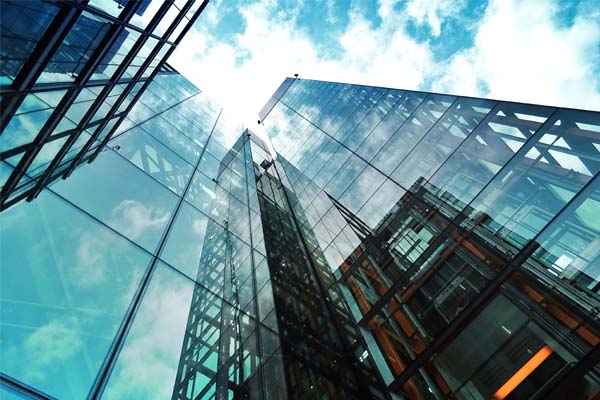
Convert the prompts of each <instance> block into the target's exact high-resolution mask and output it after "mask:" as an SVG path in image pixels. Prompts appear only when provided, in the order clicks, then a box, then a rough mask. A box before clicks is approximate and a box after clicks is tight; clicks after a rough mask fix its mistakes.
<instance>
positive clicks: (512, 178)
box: [469, 110, 600, 253]
mask: <svg viewBox="0 0 600 400" xmlns="http://www.w3.org/2000/svg"><path fill="white" fill-rule="evenodd" d="M579 126H582V127H585V128H587V129H583V128H579ZM594 129H595V130H596V131H600V117H598V116H597V115H594V114H592V113H584V112H578V111H572V110H560V111H558V112H557V113H556V114H555V115H554V116H553V118H552V119H551V120H550V121H548V123H547V124H546V125H545V129H541V130H540V131H538V132H537V133H536V134H535V135H534V136H533V137H532V138H531V140H530V141H529V142H528V143H527V144H526V145H525V146H523V148H522V149H521V150H520V151H519V152H518V153H517V154H516V155H515V156H514V157H513V158H512V160H511V161H510V162H509V163H508V164H507V165H506V166H505V168H504V169H503V170H502V172H500V173H499V174H498V175H497V176H496V177H495V178H494V179H493V180H492V181H491V182H490V184H489V185H487V187H486V188H485V190H484V191H483V192H481V193H480V194H479V195H478V196H477V197H476V198H475V199H474V200H473V202H472V203H471V207H473V209H474V210H473V212H472V213H471V215H470V218H471V221H469V223H474V222H475V221H478V230H477V232H478V233H479V234H480V235H482V236H489V235H493V236H494V238H493V239H491V238H490V239H491V240H490V241H491V242H498V243H499V242H500V241H499V239H498V238H503V239H505V240H506V241H507V242H509V243H510V245H512V246H514V248H513V249H507V251H509V252H512V253H516V252H517V251H518V250H519V249H520V248H522V247H523V246H524V245H525V244H526V243H527V241H529V240H531V239H532V238H533V237H535V235H536V234H537V233H538V232H540V231H541V230H542V229H543V228H544V226H545V225H546V224H547V223H548V221H550V220H551V219H552V217H554V216H555V215H556V214H557V213H558V212H559V211H560V210H561V209H562V208H563V207H564V205H565V204H566V203H567V202H568V201H569V200H571V199H572V198H573V197H574V196H575V195H576V194H577V193H578V192H579V190H580V189H581V188H582V187H583V186H584V185H585V184H586V183H587V182H588V181H589V180H590V179H592V177H593V176H595V175H597V174H598V172H600V163H599V162H598V156H600V150H599V149H598V148H597V147H596V145H595V141H596V140H597V138H595V135H594ZM492 245H495V244H492ZM500 246H502V245H500Z"/></svg>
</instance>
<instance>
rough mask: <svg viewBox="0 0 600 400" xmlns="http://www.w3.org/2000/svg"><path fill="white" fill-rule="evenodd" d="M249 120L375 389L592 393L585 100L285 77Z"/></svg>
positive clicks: (524, 395)
mask: <svg viewBox="0 0 600 400" xmlns="http://www.w3.org/2000/svg"><path fill="white" fill-rule="evenodd" d="M261 119H262V124H263V125H264V127H265V129H266V131H267V133H268V135H269V137H270V139H271V141H272V143H273V146H274V148H275V150H276V151H277V153H278V157H277V162H276V163H275V167H276V168H277V169H278V170H279V174H280V175H282V176H283V175H285V178H284V179H282V183H283V184H284V186H286V188H287V191H289V192H291V193H293V196H288V199H289V201H290V204H291V207H292V208H293V209H297V210H301V211H297V212H296V214H295V215H296V216H295V219H296V223H297V224H298V225H299V226H300V227H301V228H300V229H301V230H303V231H305V232H308V233H306V234H305V235H304V240H305V242H306V243H307V245H308V248H309V250H310V252H311V254H312V256H311V257H312V258H313V260H314V261H313V262H314V263H315V264H322V265H325V266H327V267H329V271H328V272H329V273H328V274H327V278H325V279H323V280H322V285H323V287H324V288H325V289H326V290H330V291H331V292H330V293H327V294H326V296H328V295H331V296H330V298H329V300H330V301H331V302H332V304H336V305H338V304H341V303H342V302H344V301H345V304H346V305H347V307H348V308H349V310H350V313H351V315H352V322H353V323H354V325H355V326H356V327H358V329H359V331H360V334H361V339H362V341H363V342H364V343H365V344H366V346H367V351H366V352H365V354H364V357H362V362H363V364H365V365H366V364H367V363H368V362H367V360H368V361H369V362H370V363H371V364H372V365H375V366H376V370H377V375H378V377H379V378H380V379H381V381H382V382H383V384H384V386H385V387H386V391H387V393H388V394H389V395H391V396H394V395H395V396H399V397H400V398H409V399H439V398H461V399H490V398H493V399H504V398H506V399H530V398H536V399H542V398H543V399H548V398H556V399H560V398H581V399H586V398H591V397H592V396H594V395H597V394H598V390H599V388H600V370H599V365H600V364H599V362H600V346H599V344H600V330H599V324H598V323H599V317H600V314H599V311H600V296H599V294H600V225H599V224H598V221H600V219H599V218H598V215H600V202H599V201H600V198H599V195H600V180H599V179H600V178H599V177H598V175H599V174H598V172H599V169H600V164H599V163H598V161H599V158H598V157H599V156H600V145H599V142H598V141H599V140H600V113H597V112H591V111H581V110H571V109H561V108H555V107H543V106H537V105H530V104H518V103H511V102H503V101H493V100H485V99H476V98H466V97H457V96H449V95H440V94H433V93H423V92H413V91H406V90H396V89H387V88H379V87H367V86H359V85H349V84H341V83H330V82H320V81H311V80H299V79H292V78H288V79H286V80H285V81H284V82H283V83H282V85H281V86H280V88H279V89H278V90H277V91H276V93H275V94H274V95H273V97H272V98H271V99H270V100H269V102H268V103H267V104H266V106H265V107H264V108H263V110H262V111H261ZM267 214H268V215H269V214H270V213H267ZM266 233H267V229H265V234H266ZM267 243H270V242H267ZM267 253H268V254H269V253H270V252H269V246H267ZM323 257H324V259H323ZM330 276H333V279H330V278H329V277H330ZM332 292H336V293H337V292H340V293H342V295H343V299H344V300H341V299H337V298H336V297H335V295H332Z"/></svg>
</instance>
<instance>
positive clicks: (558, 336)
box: [0, 0, 600, 400]
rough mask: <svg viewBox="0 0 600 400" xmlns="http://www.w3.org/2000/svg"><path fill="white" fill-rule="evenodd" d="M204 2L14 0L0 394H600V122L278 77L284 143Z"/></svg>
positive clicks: (4, 55) (545, 110)
mask: <svg viewBox="0 0 600 400" xmlns="http://www.w3.org/2000/svg"><path fill="white" fill-rule="evenodd" d="M206 3H207V2H206V1H204V2H201V1H196V2H194V1H179V0H177V1H170V0H167V1H159V0H142V1H127V0H91V1H88V2H79V1H67V0H65V1H56V2H41V1H40V2H18V1H14V2H13V1H3V2H2V12H1V13H0V14H1V16H2V32H1V40H2V42H1V44H2V45H1V46H0V52H1V59H0V91H1V95H2V100H1V101H2V109H1V111H2V130H1V132H0V171H1V172H2V173H1V174H0V182H1V186H2V190H1V192H0V201H1V206H0V337H1V340H0V399H23V398H35V399H53V398H58V399H81V398H89V399H99V398H102V399H178V400H184V399H185V400H196V399H236V400H238V399H273V400H279V399H287V398H289V399H388V400H397V399H410V400H413V399H414V400H417V399H418V400H421V399H563V398H569V399H588V398H593V396H595V395H596V396H597V393H598V390H599V389H600V370H599V367H598V364H599V361H600V350H599V349H600V321H599V318H600V298H599V291H600V256H599V254H600V222H599V221H600V219H599V218H598V215H600V203H599V201H600V198H599V197H600V196H599V195H600V187H599V185H600V181H599V179H600V178H599V177H598V171H599V169H600V154H599V153H600V113H597V112H591V111H581V110H569V109H560V108H554V107H544V106H535V105H527V104H518V103H510V102H502V101H494V100H485V99H475V98H465V97H457V96H449V95H439V94H431V93H422V92H413V91H406V90H396V89H386V88H377V87H367V86H359V85H349V84H340V83H330V82H319V81H310V80H301V79H291V78H288V79H286V80H285V81H284V82H283V83H282V85H281V86H280V87H279V89H278V90H277V91H276V92H275V94H274V95H273V97H272V98H271V99H270V100H269V101H268V103H267V104H266V105H265V107H264V108H263V110H262V111H261V113H260V118H261V126H259V127H257V129H261V130H263V129H264V130H265V131H266V133H267V135H268V137H269V138H270V139H271V141H272V145H273V147H274V149H275V151H276V154H275V155H273V154H272V153H271V152H270V151H269V150H268V148H269V146H268V145H267V144H266V143H265V142H264V141H263V140H262V139H260V137H258V136H257V135H255V134H254V133H252V132H251V131H249V130H248V129H247V127H243V126H242V124H240V123H238V122H236V119H235V115H229V114H228V113H227V112H226V111H224V110H223V109H221V107H220V106H218V105H216V104H215V103H214V102H213V101H211V100H210V99H209V98H208V97H207V96H206V95H205V94H204V93H202V92H201V91H200V90H199V89H197V88H196V87H194V86H193V85H192V84H191V83H190V82H189V81H187V80H186V79H185V78H184V77H182V76H181V75H180V74H178V73H177V72H176V71H174V70H173V69H172V68H171V67H169V65H168V64H167V63H166V60H167V58H168V56H169V55H170V54H171V52H172V50H173V48H174V47H175V46H176V45H177V44H178V43H179V41H180V40H181V38H182V36H183V35H184V34H185V33H186V32H187V30H188V29H189V28H190V26H191V24H193V23H194V21H195V20H196V19H197V18H198V16H199V15H200V13H201V12H202V10H203V9H204V7H205V6H206ZM24 21H26V22H24ZM25 27H27V29H25ZM88 162H89V163H88ZM58 178H65V179H58Z"/></svg>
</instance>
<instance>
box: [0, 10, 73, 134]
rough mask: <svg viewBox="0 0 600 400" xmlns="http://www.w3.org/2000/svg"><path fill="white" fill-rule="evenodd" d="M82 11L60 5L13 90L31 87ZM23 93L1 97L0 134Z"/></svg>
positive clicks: (15, 81)
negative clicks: (5, 97)
mask: <svg viewBox="0 0 600 400" xmlns="http://www.w3.org/2000/svg"><path fill="white" fill-rule="evenodd" d="M81 13H82V11H81V10H80V9H77V8H74V7H61V8H60V9H59V10H58V12H57V13H56V16H55V17H54V19H53V20H52V22H51V23H50V25H49V26H48V28H47V29H46V31H45V32H44V35H43V36H42V38H41V39H40V40H39V41H38V44H37V46H35V48H34V49H33V51H32V52H31V54H30V55H29V58H28V59H27V61H25V63H24V64H23V65H22V67H21V70H20V71H19V73H18V74H17V76H16V77H15V80H14V81H13V83H12V84H11V86H10V87H11V88H12V89H13V90H15V91H18V92H20V91H26V90H28V89H31V88H32V87H33V85H34V83H35V81H37V79H38V78H39V76H40V75H41V74H42V72H43V71H44V69H45V68H46V66H47V65H48V63H49V62H50V60H51V59H52V56H53V55H54V54H55V53H56V51H57V50H58V48H59V47H60V45H61V44H62V42H63V40H64V39H65V37H66V36H67V35H68V33H69V32H70V31H71V28H73V26H74V25H75V23H76V22H77V19H78V18H79V16H80V15H81ZM24 99H25V96H24V95H21V96H13V97H9V98H7V99H3V100H2V103H1V106H0V135H1V134H2V132H4V129H5V128H6V126H7V125H8V122H9V121H10V120H11V118H12V117H13V115H14V114H15V112H16V111H17V109H18V108H19V106H20V105H21V103H22V102H23V100H24Z"/></svg>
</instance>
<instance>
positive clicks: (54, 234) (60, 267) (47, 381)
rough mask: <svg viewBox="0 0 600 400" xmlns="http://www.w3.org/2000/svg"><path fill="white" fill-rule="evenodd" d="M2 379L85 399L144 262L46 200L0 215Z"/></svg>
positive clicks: (58, 203) (146, 257)
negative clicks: (5, 378) (4, 377)
mask: <svg viewBox="0 0 600 400" xmlns="http://www.w3.org/2000/svg"><path fill="white" fill-rule="evenodd" d="M0 236H1V237H2V240H0V246H1V250H0V269H1V273H0V275H1V276H2V279H1V280H0V285H1V290H0V293H1V294H0V299H1V300H0V301H1V303H2V304H1V306H0V312H1V314H2V315H1V318H0V321H1V331H2V341H1V342H0V348H1V354H0V358H1V359H2V367H1V369H2V372H3V373H6V374H8V375H10V376H12V377H14V378H16V379H18V380H20V381H22V382H24V383H26V384H29V385H32V386H35V387H37V388H39V389H41V390H42V391H44V392H46V393H48V394H50V395H52V396H56V397H58V398H61V399H62V398H64V399H81V398H84V397H85V396H86V394H87V392H88V390H89V389H90V386H91V385H92V382H93V381H94V378H95V376H96V373H97V372H98V369H99V367H100V365H101V364H102V361H103V360H104V357H105V356H106V352H107V351H108V348H109V347H110V345H111V343H112V340H113V337H114V335H115V334H116V331H117V328H118V327H119V325H120V324H121V319H122V318H123V316H124V314H125V311H126V310H127V308H128V307H129V302H130V301H131V298H132V296H133V293H134V291H135V290H136V288H137V285H138V284H139V282H140V279H141V277H142V275H143V273H144V270H145V268H146V266H147V265H148V262H149V259H150V257H149V255H147V254H146V253H144V252H142V251H141V250H140V249H138V248H137V247H135V246H134V245H132V244H131V243H129V242H128V241H126V240H125V239H123V238H120V237H119V236H117V235H116V234H115V233H113V232H111V231H110V230H108V229H106V228H105V227H103V226H102V225H100V224H98V223H96V222H95V221H93V220H92V219H91V218H89V217H87V216H86V215H85V214H83V213H82V212H80V211H78V210H76V209H75V208H74V207H72V206H70V205H67V204H66V203H65V202H64V201H62V200H60V199H59V198H57V197H56V196H55V195H53V194H51V193H49V192H46V191H45V192H42V194H41V195H40V196H39V198H37V199H36V201H35V202H33V203H20V204H18V205H16V206H14V207H12V208H10V209H8V210H7V211H5V212H3V213H2V214H1V215H0Z"/></svg>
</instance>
